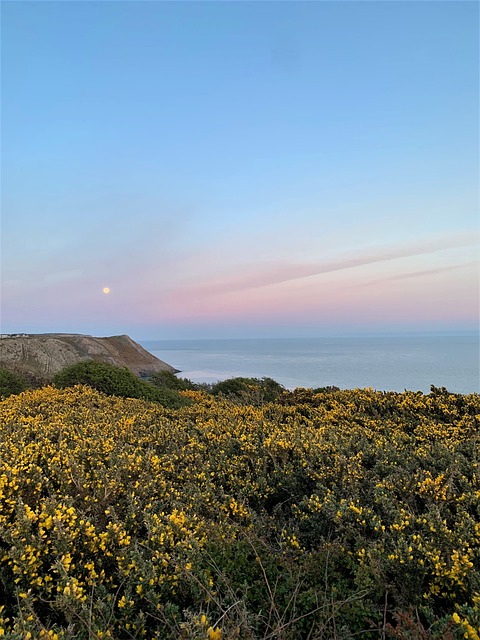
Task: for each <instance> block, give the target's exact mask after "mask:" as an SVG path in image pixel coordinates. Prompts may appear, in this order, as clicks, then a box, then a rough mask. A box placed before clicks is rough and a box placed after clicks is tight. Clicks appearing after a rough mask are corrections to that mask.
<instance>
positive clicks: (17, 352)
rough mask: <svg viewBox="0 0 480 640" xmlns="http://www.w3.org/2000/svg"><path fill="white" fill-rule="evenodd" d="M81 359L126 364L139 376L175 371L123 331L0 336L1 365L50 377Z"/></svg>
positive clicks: (118, 364)
mask: <svg viewBox="0 0 480 640" xmlns="http://www.w3.org/2000/svg"><path fill="white" fill-rule="evenodd" d="M83 360H95V361H97V362H106V363H108V364H113V365H115V366H117V367H127V368H128V369H130V371H132V372H133V373H135V374H136V375H138V376H142V375H149V374H151V373H154V372H155V371H171V372H173V373H175V372H176V369H174V368H173V367H171V366H170V365H169V364H167V363H166V362H163V361H162V360H159V359H158V358H156V357H155V356H154V355H152V354H151V353H149V352H148V351H146V350H145V349H144V348H143V347H141V346H140V345H139V344H138V343H136V342H134V341H133V340H132V339H131V338H130V337H129V336H126V335H123V336H110V337H108V338H95V337H93V336H85V335H79V334H74V333H43V334H15V335H2V336H1V338H0V366H6V367H8V366H13V367H15V368H16V369H22V370H24V371H28V372H31V373H33V374H35V375H38V376H42V377H46V378H49V377H51V376H53V375H54V374H55V373H57V372H58V371H61V370H62V369H63V368H64V367H67V366H69V365H71V364H75V363H77V362H81V361H83Z"/></svg>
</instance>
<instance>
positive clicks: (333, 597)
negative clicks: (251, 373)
mask: <svg viewBox="0 0 480 640" xmlns="http://www.w3.org/2000/svg"><path fill="white" fill-rule="evenodd" d="M246 380H247V381H245V380H244V381H243V382H242V383H241V384H240V386H239V388H240V395H238V393H237V392H238V385H237V391H236V392H235V393H237V395H236V396H234V397H232V398H230V397H228V395H227V394H223V395H222V394H221V393H220V394H219V395H214V394H210V393H206V392H204V391H195V390H190V389H186V390H180V391H178V393H179V394H181V397H182V398H184V399H185V400H188V401H189V404H188V405H187V406H184V407H180V408H173V407H164V406H161V405H160V404H158V403H153V402H150V401H147V400H142V399H129V398H120V397H117V396H107V395H105V394H104V393H102V392H100V391H98V390H94V389H92V388H91V387H89V386H80V385H79V386H75V387H70V388H65V389H58V388H54V387H45V388H43V389H39V390H31V391H26V392H24V393H21V394H19V395H11V396H10V397H9V398H6V399H5V400H3V402H1V403H0V635H3V636H5V637H8V638H18V639H22V640H23V639H28V638H35V639H36V638H56V639H67V638H68V639H70V638H71V639H73V638H79V639H83V638H84V639H89V640H90V639H92V638H94V639H97V638H106V637H108V638H114V639H116V640H123V639H125V640H127V639H131V638H149V639H154V638H156V639H178V638H183V639H187V640H193V639H210V640H215V639H217V640H219V639H223V640H225V639H230V638H232V639H238V640H244V639H247V640H248V639H251V640H253V639H256V638H263V639H273V638H275V639H285V640H296V639H302V638H303V639H305V640H307V639H310V640H313V639H323V640H332V639H338V640H343V639H345V640H347V639H349V638H362V639H363V638H366V639H384V638H390V637H391V638H399V639H401V640H407V639H414V640H428V639H437V640H440V639H443V638H445V639H447V640H448V639H449V638H450V639H453V638H454V639H457V638H458V639H460V638H464V637H466V638H470V639H472V640H479V631H478V629H479V627H480V613H479V607H480V472H479V467H478V462H479V461H478V457H479V456H478V445H479V421H480V397H479V396H478V395H475V394H474V395H469V396H461V395H455V394H449V393H448V392H447V391H446V390H445V389H435V388H432V392H431V393H430V394H428V395H423V394H421V393H414V392H405V393H401V394H397V393H377V392H374V391H371V390H363V391H361V390H355V391H336V390H333V389H330V390H326V391H324V392H320V393H314V392H313V391H311V390H297V391H296V392H280V390H279V389H278V388H275V389H274V390H273V391H274V392H275V398H276V399H275V401H274V402H267V400H268V397H267V396H265V395H264V396H262V398H260V400H259V395H258V388H255V385H253V388H251V387H252V385H251V384H250V383H249V382H248V379H246ZM157 384H158V385H159V386H161V384H162V381H160V382H159V381H157ZM242 385H246V387H243V386H242ZM249 385H250V386H249ZM264 386H265V388H266V389H267V388H268V390H269V393H270V391H272V388H271V387H272V385H271V384H270V383H269V384H265V385H264ZM249 389H250V390H251V391H252V392H253V394H254V395H253V400H252V403H251V404H249V402H248V396H247V395H245V393H246V391H248V390H249ZM227 391H229V392H232V388H231V385H230V388H229V389H227ZM257 400H258V401H257ZM254 401H255V402H254Z"/></svg>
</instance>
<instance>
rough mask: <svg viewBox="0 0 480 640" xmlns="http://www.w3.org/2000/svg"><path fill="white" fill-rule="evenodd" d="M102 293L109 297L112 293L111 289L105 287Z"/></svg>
mask: <svg viewBox="0 0 480 640" xmlns="http://www.w3.org/2000/svg"><path fill="white" fill-rule="evenodd" d="M102 291H103V293H104V294H105V295H108V294H109V293H110V287H103V289H102Z"/></svg>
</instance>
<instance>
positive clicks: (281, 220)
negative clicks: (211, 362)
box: [1, 1, 479, 339]
mask: <svg viewBox="0 0 480 640" xmlns="http://www.w3.org/2000/svg"><path fill="white" fill-rule="evenodd" d="M1 10H2V139H3V142H2V220H1V227H2V331H3V332H16V331H29V332H43V331H74V332H79V333H93V334H95V335H108V334H113V333H129V334H130V335H132V337H135V338H137V339H142V338H170V337H172V338H176V337H192V338H196V337H217V336H218V337H244V336H245V337H248V336H257V335H258V336H264V335H272V336H283V335H285V336H297V335H298V336H302V335H313V336H314V335H324V334H331V333H350V334H351V333H363V332H403V331H423V330H425V331H450V330H473V329H475V328H476V327H477V326H478V238H479V235H478V231H479V224H478V223H479V218H478V212H479V209H478V204H479V203H478V194H479V153H478V141H479V136H478V106H479V87H478V83H479V81H478V77H479V76H478V4H477V3H476V2H406V1H405V2H389V1H384V2H368V1H367V2H363V1H357V2H336V1H331V2H305V3H303V2H295V3H293V2H291V3H289V2H280V3H277V2H171V3H162V2H69V1H64V2H4V3H3V4H2V8H1ZM104 287H108V288H109V289H110V292H109V293H108V294H104V293H102V290H103V288H104Z"/></svg>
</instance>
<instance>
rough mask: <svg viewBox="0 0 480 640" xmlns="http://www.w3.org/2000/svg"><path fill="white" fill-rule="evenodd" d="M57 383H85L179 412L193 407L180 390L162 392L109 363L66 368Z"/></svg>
mask: <svg viewBox="0 0 480 640" xmlns="http://www.w3.org/2000/svg"><path fill="white" fill-rule="evenodd" d="M53 384H54V385H55V386H57V387H60V388H65V387H73V386H74V385H76V384H85V385H88V386H89V387H92V388H93V389H97V390H98V391H102V392H103V393H106V394H107V395H112V396H121V397H123V398H141V399H144V400H150V401H152V402H158V403H160V404H162V405H163V406H165V407H170V408H172V409H177V408H180V407H183V406H185V405H187V404H189V400H187V399H186V398H183V397H182V396H181V395H179V393H178V392H177V391H174V390H172V389H168V388H162V389H159V388H157V387H154V386H153V385H151V384H149V383H148V382H144V381H143V380H140V379H139V378H137V377H136V376H135V375H134V374H133V373H132V372H131V371H130V370H129V369H127V368H120V367H115V366H113V365H111V364H106V363H105V362H94V361H92V360H89V361H86V362H78V363H77V364H73V365H71V366H69V367H66V368H65V369H63V370H62V371H60V372H59V373H57V374H56V375H55V376H54V378H53Z"/></svg>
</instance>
